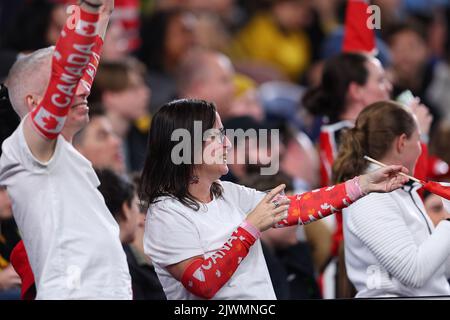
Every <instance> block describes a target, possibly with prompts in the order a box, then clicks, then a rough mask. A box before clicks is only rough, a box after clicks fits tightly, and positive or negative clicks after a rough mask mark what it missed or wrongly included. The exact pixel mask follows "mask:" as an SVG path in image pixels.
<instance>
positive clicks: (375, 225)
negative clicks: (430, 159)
mask: <svg viewBox="0 0 450 320" xmlns="http://www.w3.org/2000/svg"><path fill="white" fill-rule="evenodd" d="M419 137H420V132H419V130H418V127H417V123H416V120H415V117H414V116H413V115H412V113H411V112H410V111H409V110H407V109H406V108H405V107H403V106H402V105H399V104H397V103H394V102H390V101H382V102H377V103H374V104H372V105H370V106H368V107H367V108H366V109H364V110H363V111H362V112H361V113H360V114H359V116H358V119H357V120H356V126H355V127H354V128H353V129H350V130H349V131H347V132H346V134H345V135H344V136H343V141H342V147H341V150H340V153H339V156H338V158H337V161H336V162H335V164H334V167H333V175H334V179H335V181H343V180H345V179H346V178H347V177H350V176H354V175H358V174H362V173H367V172H370V171H371V170H373V169H375V168H377V166H374V165H368V163H367V162H365V161H364V160H363V156H364V155H368V156H369V157H372V158H375V159H377V160H379V161H381V162H384V163H386V164H401V165H403V166H405V167H406V168H407V169H408V170H409V171H410V172H413V170H414V166H415V164H416V161H417V158H418V157H419V155H420V152H421V148H420V141H419ZM420 187H421V186H420V185H419V184H417V183H407V184H405V185H404V186H403V187H402V188H400V189H398V190H395V191H394V192H391V193H389V194H380V193H378V194H370V195H369V196H367V197H364V199H361V200H360V201H358V202H357V203H355V204H353V205H352V206H350V207H349V208H346V209H345V210H344V211H343V212H344V215H343V216H344V243H345V263H346V268H347V274H348V277H349V279H350V280H351V282H352V283H353V285H354V286H355V288H356V290H357V292H358V293H357V295H356V297H385V296H401V297H406V296H438V295H439V296H441V295H450V287H449V283H448V281H447V278H450V272H449V271H450V222H449V221H447V220H443V221H441V222H440V223H439V224H438V225H437V226H436V227H434V226H433V223H432V221H431V220H430V218H429V217H428V216H427V214H426V211H425V208H424V205H423V203H422V200H421V198H420V196H419V195H418V193H417V189H419V188H420Z"/></svg>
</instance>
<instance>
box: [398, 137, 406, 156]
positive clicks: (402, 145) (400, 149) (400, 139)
mask: <svg viewBox="0 0 450 320" xmlns="http://www.w3.org/2000/svg"><path fill="white" fill-rule="evenodd" d="M406 140H408V137H407V136H406V134H404V133H402V134H401V135H400V136H398V137H397V138H396V151H397V152H398V153H399V154H402V153H403V151H404V150H405V145H406Z"/></svg>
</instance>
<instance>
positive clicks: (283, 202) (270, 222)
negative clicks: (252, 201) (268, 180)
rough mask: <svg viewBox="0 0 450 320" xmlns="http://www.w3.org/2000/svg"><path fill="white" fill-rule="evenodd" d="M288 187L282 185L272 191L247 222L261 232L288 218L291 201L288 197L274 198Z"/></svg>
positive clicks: (250, 214) (249, 216) (249, 215)
mask: <svg viewBox="0 0 450 320" xmlns="http://www.w3.org/2000/svg"><path fill="white" fill-rule="evenodd" d="M285 187H286V185H284V184H280V185H279V186H278V187H276V188H274V189H273V190H271V191H270V192H269V193H268V194H266V196H265V197H264V198H263V199H262V200H261V202H260V203H258V205H257V206H256V207H255V209H253V211H252V212H250V213H249V214H248V216H247V218H246V220H247V221H248V222H249V223H250V224H252V225H253V226H254V227H255V228H258V230H260V231H264V230H267V229H269V228H271V227H272V226H274V225H275V224H276V223H278V222H280V221H281V220H283V219H285V218H286V217H287V211H288V209H289V203H290V200H289V199H288V198H286V197H277V200H274V198H275V197H276V196H277V195H279V194H280V192H282V191H283V190H284V188H285Z"/></svg>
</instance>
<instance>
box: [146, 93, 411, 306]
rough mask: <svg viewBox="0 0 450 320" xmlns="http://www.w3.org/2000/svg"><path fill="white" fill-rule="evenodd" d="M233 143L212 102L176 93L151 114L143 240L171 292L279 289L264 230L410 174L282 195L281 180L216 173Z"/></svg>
mask: <svg viewBox="0 0 450 320" xmlns="http://www.w3.org/2000/svg"><path fill="white" fill-rule="evenodd" d="M199 124H200V125H201V126H199ZM199 127H201V132H200V133H202V134H201V135H199V130H198V128H199ZM198 136H200V137H203V139H202V141H200V143H199V142H198V141H194V140H195V138H196V137H198ZM199 146H200V147H199ZM230 147H231V143H230V140H229V139H228V138H227V136H225V134H224V130H223V125H222V121H221V119H220V116H219V114H218V113H217V112H216V108H215V106H214V104H213V103H210V102H206V101H203V100H194V99H182V100H176V101H172V102H170V103H168V104H165V105H164V106H162V107H161V109H160V110H159V111H158V112H157V113H156V114H155V116H154V118H153V122H152V126H151V129H150V134H149V141H148V149H147V156H146V161H145V165H144V170H143V174H142V182H141V188H140V191H141V199H142V200H143V201H146V202H147V203H148V204H149V209H148V212H147V219H146V226H145V234H144V250H145V253H146V254H147V255H148V256H149V257H150V258H151V259H152V261H153V263H154V266H155V270H156V273H157V275H158V278H159V280H160V282H161V284H162V287H163V289H164V292H165V294H166V296H167V298H168V299H183V300H184V299H275V298H276V296H275V293H274V290H273V288H272V284H271V281H270V276H269V272H268V270H267V266H266V262H265V260H264V256H263V253H262V249H261V243H260V240H259V237H260V234H261V232H262V231H264V230H267V229H268V228H271V227H284V226H290V225H297V224H307V223H310V222H313V221H315V220H318V219H321V218H323V217H325V216H328V215H330V214H333V213H335V212H339V211H340V210H341V209H343V208H344V207H347V206H348V205H350V204H351V203H352V202H354V201H356V200H358V199H359V198H361V197H363V196H364V195H366V194H368V193H370V192H390V191H392V190H394V189H397V188H399V187H400V186H402V185H403V184H404V183H405V182H406V178H403V177H402V176H400V175H398V173H399V172H400V171H404V172H406V171H407V170H406V169H405V168H403V167H402V166H389V167H387V168H383V169H379V170H377V171H374V172H371V173H368V174H364V175H361V176H358V177H355V178H353V179H351V180H348V181H346V182H344V183H341V184H338V185H335V186H331V187H326V188H322V189H318V190H314V191H310V192H306V193H303V194H300V195H295V196H289V197H285V196H281V195H280V193H281V192H282V191H283V189H284V187H285V186H284V185H283V184H282V185H279V186H276V187H275V188H274V189H273V190H271V191H270V192H268V193H264V192H259V191H256V190H254V189H250V188H246V187H244V186H241V185H238V184H234V183H231V182H224V181H223V182H222V181H220V177H221V176H222V175H225V174H226V173H227V172H228V166H227V160H228V159H227V156H228V150H229V149H230ZM178 157H182V158H183V161H179V160H180V159H179V158H178ZM230 160H231V159H230Z"/></svg>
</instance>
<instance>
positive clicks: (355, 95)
mask: <svg viewBox="0 0 450 320" xmlns="http://www.w3.org/2000/svg"><path fill="white" fill-rule="evenodd" d="M362 94H363V90H362V87H361V85H359V84H357V83H356V82H354V81H352V82H350V84H349V86H348V90H347V99H349V100H350V101H358V102H359V101H361V100H362Z"/></svg>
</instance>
